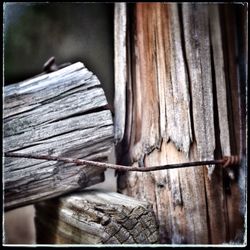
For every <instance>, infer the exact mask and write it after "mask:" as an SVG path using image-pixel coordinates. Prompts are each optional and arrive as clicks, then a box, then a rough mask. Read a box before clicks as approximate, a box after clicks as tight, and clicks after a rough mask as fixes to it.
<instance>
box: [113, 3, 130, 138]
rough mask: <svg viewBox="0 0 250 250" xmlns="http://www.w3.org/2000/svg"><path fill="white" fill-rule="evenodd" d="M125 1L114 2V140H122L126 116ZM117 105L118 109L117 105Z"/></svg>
mask: <svg viewBox="0 0 250 250" xmlns="http://www.w3.org/2000/svg"><path fill="white" fill-rule="evenodd" d="M126 11H127V8H126V3H115V16H114V32H115V37H114V39H115V51H114V53H115V99H114V107H115V121H114V122H115V140H116V142H119V141H121V140H122V138H123V135H124V129H125V117H126V82H127V68H126V65H127V62H126V60H127V57H126V31H127V12H126ZM118 106H119V110H118V109H117V107H118Z"/></svg>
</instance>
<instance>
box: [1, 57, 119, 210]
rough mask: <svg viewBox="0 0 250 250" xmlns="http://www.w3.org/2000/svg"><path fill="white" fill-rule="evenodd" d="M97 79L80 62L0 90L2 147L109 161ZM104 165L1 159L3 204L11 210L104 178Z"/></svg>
mask: <svg viewBox="0 0 250 250" xmlns="http://www.w3.org/2000/svg"><path fill="white" fill-rule="evenodd" d="M106 105H107V101H106V97H105V94H104V92H103V90H102V88H101V86H100V82H99V80H98V79H97V77H96V76H95V75H93V73H92V72H90V71H88V69H86V68H85V66H84V65H83V64H82V63H80V62H78V63H75V64H73V65H71V66H69V67H66V68H63V69H61V70H58V71H56V72H53V73H50V74H44V75H40V76H38V77H34V78H31V79H28V80H27V81H23V82H21V83H17V84H12V85H9V86H6V87H5V88H4V151H5V152H8V151H12V152H20V153H21V152H22V153H37V154H50V155H55V156H68V157H72V158H85V159H91V160H103V161H105V160H107V157H108V155H109V152H110V150H111V147H112V144H113V138H114V135H113V122H112V116H111V112H110V111H109V110H105V109H106V108H105V106H106ZM103 171H104V170H103V169H98V168H93V167H83V166H76V165H74V164H65V163H61V162H55V161H45V160H36V159H20V158H9V157H7V158H5V159H4V195H5V196H4V199H5V200H4V201H5V202H4V207H5V209H7V210H8V209H12V208H16V207H19V206H23V205H27V204H31V203H34V202H37V201H40V200H43V199H47V198H50V197H55V196H58V195H61V194H64V193H67V192H71V191H73V190H76V189H81V188H84V187H86V186H90V185H93V184H96V183H98V182H102V181H103V180H104V174H103Z"/></svg>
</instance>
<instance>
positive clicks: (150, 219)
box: [35, 190, 159, 244]
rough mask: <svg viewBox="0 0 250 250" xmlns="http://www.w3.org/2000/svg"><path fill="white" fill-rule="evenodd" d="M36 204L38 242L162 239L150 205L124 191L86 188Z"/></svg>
mask: <svg viewBox="0 0 250 250" xmlns="http://www.w3.org/2000/svg"><path fill="white" fill-rule="evenodd" d="M35 208H36V216H35V225H36V235H37V239H36V242H37V243H38V244H79V243H82V244H133V243H134V244H135V243H140V244H153V243H157V242H158V241H159V235H158V228H157V224H156V219H155V215H154V213H153V210H152V207H151V205H149V204H148V203H146V202H141V201H138V200H136V199H134V198H130V197H127V196H125V195H122V194H118V193H114V192H109V191H100V190H84V191H83V192H81V193H75V194H71V195H69V196H65V197H60V198H55V199H51V200H48V201H43V202H40V203H37V204H36V205H35ZM44 232H46V233H44Z"/></svg>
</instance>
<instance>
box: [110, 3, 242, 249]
mask: <svg viewBox="0 0 250 250" xmlns="http://www.w3.org/2000/svg"><path fill="white" fill-rule="evenodd" d="M120 7H121V6H120ZM123 8H125V6H123ZM221 9H222V7H220V9H219V6H218V5H205V4H181V5H177V4H166V3H147V4H146V3H137V4H135V5H128V15H127V17H128V20H127V23H128V25H127V26H126V27H127V29H124V25H126V22H125V21H123V22H121V23H120V25H122V27H120V28H119V27H118V28H117V30H120V32H121V33H120V40H122V39H123V40H124V41H126V46H124V44H122V43H117V44H116V47H115V49H116V50H117V51H120V50H123V51H127V54H126V56H124V57H123V59H124V60H123V61H117V63H116V71H117V72H120V71H123V72H125V74H124V75H123V77H124V78H123V79H118V78H117V79H116V83H115V84H116V85H115V92H116V93H118V95H117V99H116V100H117V102H116V103H115V105H116V106H115V114H117V113H118V114H119V115H118V116H117V119H115V121H116V123H115V131H116V140H117V141H119V142H120V143H119V144H118V145H117V148H116V149H117V159H118V164H126V165H133V166H141V167H145V168H147V167H148V166H152V165H161V164H167V163H176V162H185V161H189V160H190V161H192V160H200V159H213V158H214V157H215V158H217V157H220V156H221V155H225V154H239V146H240V143H239V142H240V136H238V137H237V136H235V135H236V133H235V131H237V129H236V127H238V130H239V129H240V128H239V124H240V121H242V117H241V116H240V112H239V110H238V108H239V106H238V105H237V102H239V100H240V96H239V95H238V94H237V93H238V90H239V86H240V85H238V86H237V74H236V67H237V65H236V64H235V58H236V54H235V51H236V50H235V47H234V45H235V44H234V43H233V42H234V41H235V36H236V33H235V30H233V31H232V30H231V33H230V32H229V29H227V31H226V32H228V33H227V37H228V38H229V37H230V39H227V40H226V41H225V36H223V35H222V30H223V27H222V24H221V20H223V17H222V16H221ZM227 14H228V13H227ZM124 18H126V16H125V17H124ZM224 18H225V16H224ZM229 20H231V16H230V15H228V16H227V18H226V19H224V22H225V23H227V25H230V24H229V23H230V22H229V23H228V21H229ZM234 25H235V24H234V23H233V24H232V23H231V27H234ZM124 30H125V32H124ZM122 37H123V38H122ZM231 41H232V43H231ZM225 44H226V45H227V44H228V46H227V48H226V49H228V50H225ZM117 53H118V52H117ZM227 55H229V57H228V56H227ZM227 65H229V68H228V66H227ZM227 69H229V70H227ZM233 72H235V74H233ZM120 76H121V75H120ZM233 79H235V81H234V80H233ZM118 80H119V81H118ZM120 84H121V88H120ZM243 84H244V83H243ZM124 85H125V87H124ZM241 89H243V90H244V87H243V88H241ZM121 91H122V94H121ZM242 93H243V94H244V91H243V92H242ZM121 96H122V98H121ZM231 96H232V99H233V100H235V101H234V102H233V103H232V105H233V106H234V107H233V109H232V108H231V107H232V106H230V105H231V103H230V100H231ZM242 98H244V96H243V97H242ZM118 100H119V101H118ZM124 107H125V110H124ZM229 118H230V119H229ZM243 119H244V117H243ZM124 121H125V122H124ZM233 124H235V125H234V126H232V125H233ZM241 126H243V128H244V124H243V125H242V124H241ZM234 129H235V130H234ZM243 134H244V131H242V134H241V136H242V135H243ZM238 135H239V133H238ZM241 138H242V137H241ZM243 138H244V135H243ZM236 141H237V143H236ZM237 145H238V149H236V148H237ZM241 147H243V148H244V147H245V145H244V144H242V145H241ZM243 151H244V149H243ZM243 151H242V152H243ZM241 157H242V159H243V158H244V154H241ZM243 164H245V163H243ZM244 167H245V166H244V165H242V166H241V168H244ZM231 174H232V173H231ZM231 174H230V175H231ZM229 177H230V176H228V175H227V174H226V173H225V172H224V171H223V170H222V169H221V168H216V167H214V166H207V167H201V168H189V169H173V170H163V171H159V172H150V173H139V172H126V173H124V172H121V173H119V175H118V189H119V192H121V193H123V194H127V195H129V196H133V197H136V198H138V199H140V200H146V201H149V202H150V203H152V204H153V208H154V211H155V213H156V216H157V219H158V222H159V226H160V228H159V230H160V241H161V243H172V244H173V243H177V244H188V243H191V244H209V243H212V244H219V243H226V242H229V241H238V242H239V243H243V241H244V225H243V214H241V213H240V209H239V208H240V192H239V182H238V183H237V174H236V175H235V176H234V177H235V179H234V180H232V179H230V178H229ZM231 178H232V176H231ZM243 178H244V177H243ZM244 188H245V187H244V186H243V189H242V190H243V195H242V198H243V201H242V202H243V204H244V199H245V196H244V192H245V191H244Z"/></svg>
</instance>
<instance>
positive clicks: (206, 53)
mask: <svg viewBox="0 0 250 250" xmlns="http://www.w3.org/2000/svg"><path fill="white" fill-rule="evenodd" d="M182 12H183V26H184V39H185V41H184V42H185V48H186V56H187V63H188V68H189V72H190V83H191V95H192V110H193V123H194V134H195V138H196V141H197V149H198V154H199V158H200V159H213V157H214V150H215V132H214V115H213V114H214V112H213V108H214V107H213V90H212V70H211V57H210V53H211V52H210V39H209V22H208V21H209V16H208V8H204V6H203V5H201V4H183V6H182ZM213 169H214V166H211V167H210V168H209V173H210V174H211V173H212V171H213Z"/></svg>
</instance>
